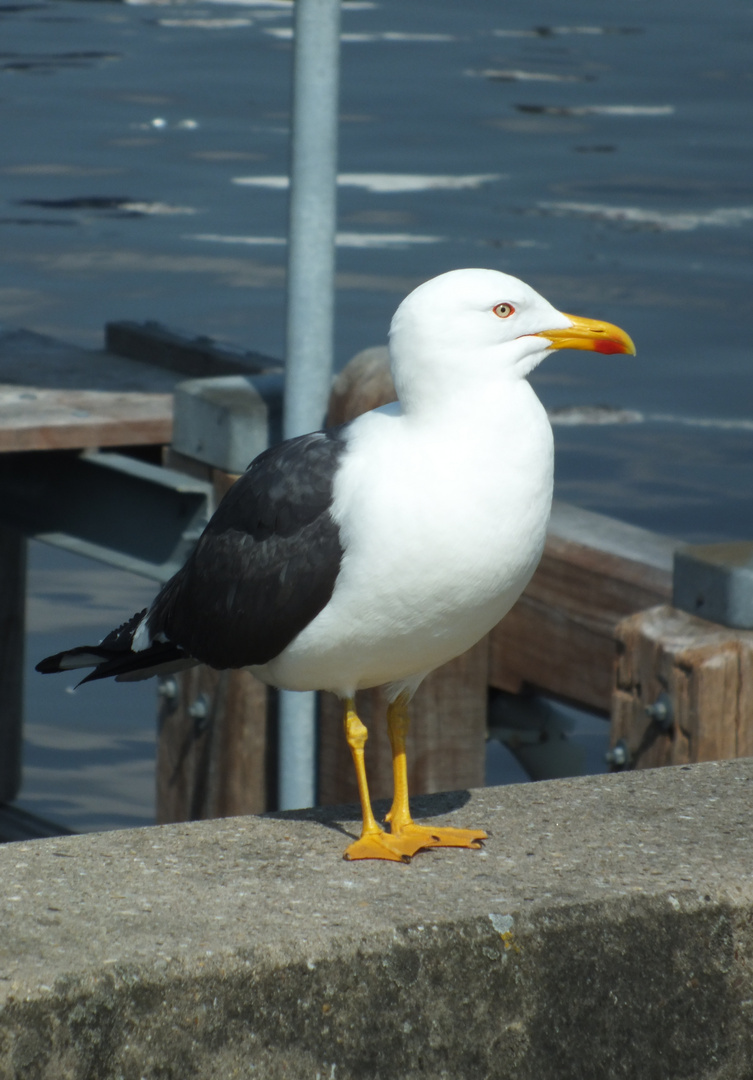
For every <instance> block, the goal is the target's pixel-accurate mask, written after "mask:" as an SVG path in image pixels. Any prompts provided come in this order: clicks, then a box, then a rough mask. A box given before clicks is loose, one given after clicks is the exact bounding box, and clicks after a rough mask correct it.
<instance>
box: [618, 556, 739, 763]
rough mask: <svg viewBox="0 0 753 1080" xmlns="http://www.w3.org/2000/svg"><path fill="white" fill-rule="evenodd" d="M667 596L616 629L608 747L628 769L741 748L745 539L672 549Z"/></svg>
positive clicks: (711, 757) (720, 755)
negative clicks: (670, 602) (667, 599)
mask: <svg viewBox="0 0 753 1080" xmlns="http://www.w3.org/2000/svg"><path fill="white" fill-rule="evenodd" d="M673 604H674V606H673V607H669V606H666V605H665V606H660V607H655V608H651V609H650V610H648V611H642V612H639V613H638V614H636V615H633V616H631V617H630V618H628V619H625V620H624V621H623V622H621V623H620V625H619V626H618V628H617V641H618V648H619V659H618V662H617V669H616V687H615V691H614V695H613V701H612V735H611V741H612V747H613V750H612V754H613V756H614V754H615V748H617V761H618V762H619V763H620V764H624V765H627V766H630V767H632V768H650V767H652V766H656V765H680V764H687V763H689V762H697V761H718V760H722V759H725V758H734V757H748V756H750V755H751V754H753V543H736V544H711V545H698V546H689V547H686V548H680V549H678V551H677V552H676V554H675V561H674V587H673ZM699 615H703V618H699V617H698V616H699ZM711 620H713V621H711Z"/></svg>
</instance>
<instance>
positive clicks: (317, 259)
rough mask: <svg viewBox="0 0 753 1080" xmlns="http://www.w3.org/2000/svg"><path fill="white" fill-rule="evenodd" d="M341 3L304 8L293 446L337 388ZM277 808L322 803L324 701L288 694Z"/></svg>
mask: <svg viewBox="0 0 753 1080" xmlns="http://www.w3.org/2000/svg"><path fill="white" fill-rule="evenodd" d="M339 51H340V0H296V5H295V43H294V54H293V111H292V150H291V169H290V227H289V241H288V242H289V248H288V310H287V327H286V330H287V347H286V361H285V364H286V374H285V401H284V406H283V436H284V437H285V438H286V439H290V438H293V437H294V436H295V435H302V434H304V433H305V432H308V431H314V430H316V429H317V428H318V427H320V426H321V424H322V421H323V419H324V415H325V412H326V409H327V401H328V398H329V393H330V385H331V382H332V342H333V323H334V289H335V224H336V197H337V104H338V76H339ZM279 722H280V732H279V733H280V742H279V747H280V750H279V753H280V757H279V762H280V764H279V804H280V809H283V810H293V809H298V808H301V807H305V806H313V805H314V802H315V799H316V695H315V694H313V693H306V694H299V693H293V692H290V691H284V690H283V691H281V692H280V706H279Z"/></svg>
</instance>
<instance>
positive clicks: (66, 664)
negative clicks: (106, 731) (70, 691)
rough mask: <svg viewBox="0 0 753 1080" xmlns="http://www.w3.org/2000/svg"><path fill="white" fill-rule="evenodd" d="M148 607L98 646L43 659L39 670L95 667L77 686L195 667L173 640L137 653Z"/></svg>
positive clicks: (68, 651) (79, 646) (131, 678)
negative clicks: (137, 639) (137, 640)
mask: <svg viewBox="0 0 753 1080" xmlns="http://www.w3.org/2000/svg"><path fill="white" fill-rule="evenodd" d="M146 613H147V608H144V610H143V611H138V612H136V614H135V615H132V616H131V618H130V619H128V620H127V621H126V622H124V623H123V624H122V625H121V626H118V627H117V628H116V629H115V630H112V631H111V632H110V633H109V634H108V635H107V637H106V638H104V640H103V641H101V642H100V643H99V645H78V646H77V647H76V648H73V649H65V650H64V651H63V652H59V653H55V655H54V656H47V657H45V658H44V660H40V661H39V663H38V664H37V666H36V670H37V671H39V672H41V673H42V674H43V675H51V674H55V673H57V672H60V671H73V670H76V669H77V668H87V667H91V668H94V671H92V672H90V673H89V674H88V675H86V676H85V677H84V678H83V679H82V680H81V682H80V683H78V686H81V685H83V683H87V682H94V681H95V680H97V679H108V678H113V677H114V678H115V680H116V681H117V682H132V681H136V680H138V679H148V678H150V677H151V676H152V675H167V674H170V673H171V672H175V671H182V670H184V669H185V668H188V667H192V666H193V665H194V664H195V663H196V661H195V660H194V659H193V658H192V657H190V656H189V655H188V653H187V652H186V651H185V650H184V649H182V648H181V647H180V645H175V644H174V643H173V642H171V641H153V642H152V643H151V644H150V645H149V646H148V648H146V649H139V650H134V649H133V648H132V645H133V637H134V634H135V633H136V631H137V630H138V628H139V626H141V624H142V622H143V619H144V616H145V615H146Z"/></svg>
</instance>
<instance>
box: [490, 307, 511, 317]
mask: <svg viewBox="0 0 753 1080" xmlns="http://www.w3.org/2000/svg"><path fill="white" fill-rule="evenodd" d="M492 311H493V312H494V314H495V315H497V316H498V317H499V318H500V319H509V318H510V316H511V315H514V314H515V308H514V307H513V306H512V304H495V305H494V307H493V308H492Z"/></svg>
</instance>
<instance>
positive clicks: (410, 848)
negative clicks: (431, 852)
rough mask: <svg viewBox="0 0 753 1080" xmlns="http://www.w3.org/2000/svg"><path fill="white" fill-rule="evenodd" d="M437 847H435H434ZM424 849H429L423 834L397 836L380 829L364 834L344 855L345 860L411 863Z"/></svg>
mask: <svg viewBox="0 0 753 1080" xmlns="http://www.w3.org/2000/svg"><path fill="white" fill-rule="evenodd" d="M433 846H435V845H433ZM424 847H429V844H428V843H427V842H426V838H425V836H424V835H423V834H422V835H421V836H418V835H415V836H414V835H411V834H406V835H404V836H402V835H401V836H395V835H393V834H392V833H387V832H384V831H383V830H382V829H379V830H378V831H377V832H367V833H364V834H363V835H362V836H361V837H360V838H359V839H358V840H355V841H354V842H353V843H352V844H351V845H350V846H349V847H348V848H346V850H345V853H344V855H343V858H344V859H389V860H391V861H392V862H410V860H411V857H412V856H413V855H415V854H416V852H417V851H420V850H421V849H422V848H424Z"/></svg>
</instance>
